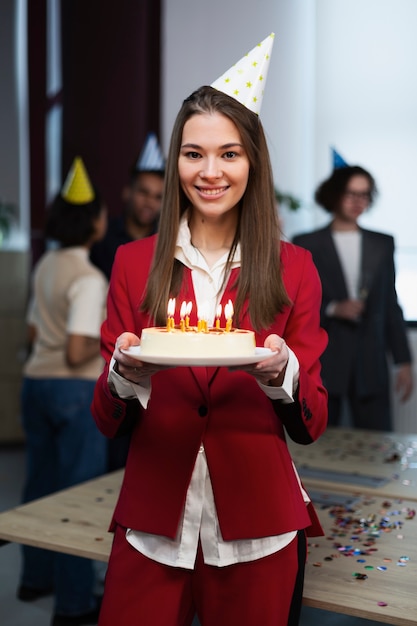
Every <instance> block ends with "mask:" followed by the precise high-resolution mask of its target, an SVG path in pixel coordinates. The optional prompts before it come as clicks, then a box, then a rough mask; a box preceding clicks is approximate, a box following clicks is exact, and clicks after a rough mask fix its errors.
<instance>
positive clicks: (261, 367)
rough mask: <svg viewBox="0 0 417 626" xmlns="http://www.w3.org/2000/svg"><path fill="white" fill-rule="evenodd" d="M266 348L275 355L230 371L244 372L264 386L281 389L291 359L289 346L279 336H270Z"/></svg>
mask: <svg viewBox="0 0 417 626" xmlns="http://www.w3.org/2000/svg"><path fill="white" fill-rule="evenodd" d="M264 347H265V348H269V349H270V350H272V351H273V352H274V354H273V355H271V356H269V357H267V358H266V359H265V360H264V361H260V362H259V363H254V364H253V365H244V366H239V367H231V368H229V369H231V370H238V369H239V370H244V371H245V372H248V373H249V374H252V376H254V377H255V378H256V380H258V381H259V382H260V383H262V384H263V385H272V386H273V387H280V386H281V385H282V382H283V380H284V375H285V368H286V367H287V363H288V359H289V352H288V348H287V344H286V343H285V341H284V339H283V338H282V337H280V336H279V335H268V337H267V338H266V339H265V343H264Z"/></svg>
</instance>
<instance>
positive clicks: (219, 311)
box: [216, 304, 222, 319]
mask: <svg viewBox="0 0 417 626" xmlns="http://www.w3.org/2000/svg"><path fill="white" fill-rule="evenodd" d="M221 314H222V305H221V304H219V305H218V307H217V309H216V317H217V319H219V317H220V316H221Z"/></svg>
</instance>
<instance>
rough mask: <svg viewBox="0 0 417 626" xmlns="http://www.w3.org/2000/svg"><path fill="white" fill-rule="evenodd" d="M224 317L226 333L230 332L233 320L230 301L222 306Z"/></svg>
mask: <svg viewBox="0 0 417 626" xmlns="http://www.w3.org/2000/svg"><path fill="white" fill-rule="evenodd" d="M224 315H225V317H226V331H227V332H230V330H231V329H232V319H233V304H232V301H231V300H229V302H228V303H227V304H225V306H224Z"/></svg>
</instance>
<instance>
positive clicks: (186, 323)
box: [185, 302, 193, 328]
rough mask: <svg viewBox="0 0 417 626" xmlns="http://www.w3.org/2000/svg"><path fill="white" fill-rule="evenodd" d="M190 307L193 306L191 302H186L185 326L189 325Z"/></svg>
mask: <svg viewBox="0 0 417 626" xmlns="http://www.w3.org/2000/svg"><path fill="white" fill-rule="evenodd" d="M192 308H193V303H192V302H187V307H186V310H185V328H189V327H190V314H191V310H192Z"/></svg>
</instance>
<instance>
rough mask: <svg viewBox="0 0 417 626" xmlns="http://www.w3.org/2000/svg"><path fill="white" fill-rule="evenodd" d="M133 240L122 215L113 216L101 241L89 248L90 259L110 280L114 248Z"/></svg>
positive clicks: (154, 230) (155, 225)
mask: <svg viewBox="0 0 417 626" xmlns="http://www.w3.org/2000/svg"><path fill="white" fill-rule="evenodd" d="M156 229H157V223H155V224H154V226H153V228H152V232H151V233H150V235H153V234H154V233H155V232H156ZM130 241H133V239H132V237H131V236H130V235H129V233H128V232H127V230H126V226H125V220H124V217H123V216H122V215H119V216H117V217H113V218H111V219H110V220H109V224H108V227H107V232H106V234H105V236H104V238H103V239H102V240H101V241H98V242H97V243H95V244H94V246H93V247H92V248H91V252H90V259H91V262H92V263H94V265H95V266H96V267H98V268H99V269H101V271H102V272H104V274H105V275H106V276H107V278H108V279H109V280H110V274H111V269H112V266H113V261H114V257H115V255H116V250H117V248H118V247H119V246H121V245H122V244H125V243H129V242H130Z"/></svg>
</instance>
